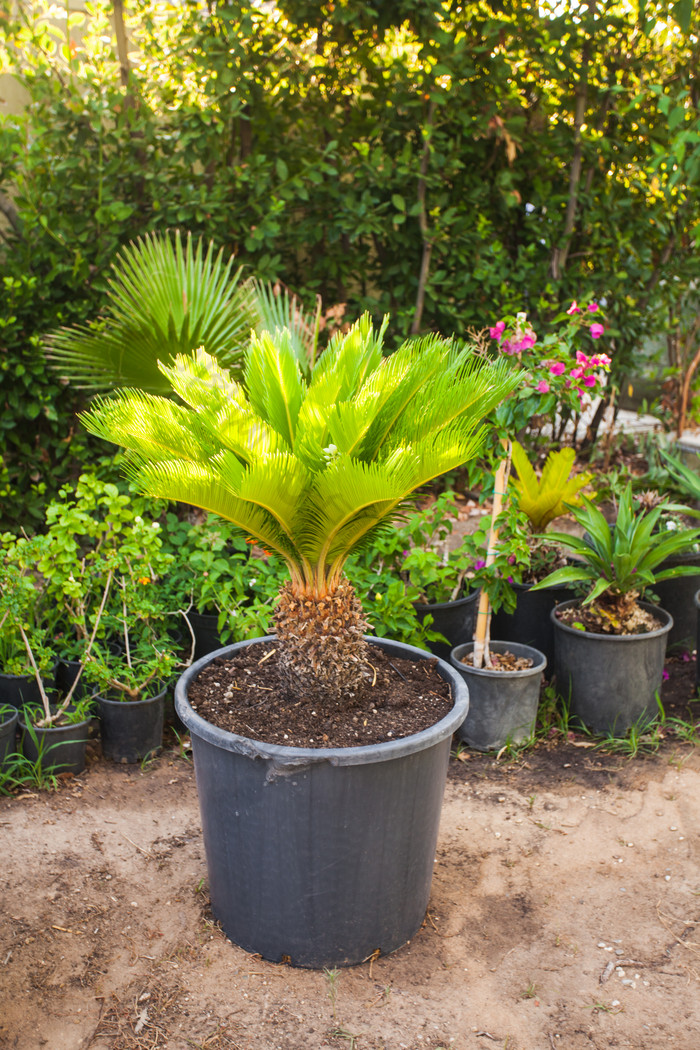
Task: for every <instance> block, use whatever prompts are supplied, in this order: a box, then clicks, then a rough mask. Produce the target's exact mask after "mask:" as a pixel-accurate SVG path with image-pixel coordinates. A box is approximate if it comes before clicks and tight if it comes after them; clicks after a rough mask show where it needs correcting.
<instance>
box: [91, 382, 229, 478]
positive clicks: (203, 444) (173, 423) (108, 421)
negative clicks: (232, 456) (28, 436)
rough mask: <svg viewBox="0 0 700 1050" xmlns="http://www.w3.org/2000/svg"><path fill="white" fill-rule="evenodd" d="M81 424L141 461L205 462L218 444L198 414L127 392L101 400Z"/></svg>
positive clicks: (156, 398)
mask: <svg viewBox="0 0 700 1050" xmlns="http://www.w3.org/2000/svg"><path fill="white" fill-rule="evenodd" d="M80 418H81V420H82V422H83V424H84V426H85V427H86V429H87V430H89V431H90V433H91V434H95V435H96V436H97V437H101V438H104V439H105V440H106V441H114V442H115V443H116V444H118V445H123V446H124V447H125V448H127V449H129V450H131V451H132V452H135V453H137V455H138V457H139V458H142V459H145V460H149V459H153V460H170V459H176V458H178V457H179V458H182V459H184V460H189V461H192V462H205V461H206V460H207V459H209V458H210V457H211V456H213V455H215V454H216V452H217V451H218V444H217V443H216V441H215V440H213V439H212V436H211V434H210V432H209V431H208V430H207V429H206V427H204V426H203V425H202V422H201V421H200V420H199V419H198V418H197V416H196V414H194V413H192V412H190V411H189V410H188V409H186V408H183V407H181V406H180V405H177V404H175V402H174V401H171V400H170V399H169V398H165V397H156V396H155V395H153V394H145V393H143V392H142V391H140V390H124V391H121V392H120V394H118V395H117V396H116V397H114V398H111V399H103V398H98V399H97V400H96V401H95V403H94V404H93V405H92V407H91V408H89V409H88V410H87V411H86V412H83V413H82V415H81V417H80Z"/></svg>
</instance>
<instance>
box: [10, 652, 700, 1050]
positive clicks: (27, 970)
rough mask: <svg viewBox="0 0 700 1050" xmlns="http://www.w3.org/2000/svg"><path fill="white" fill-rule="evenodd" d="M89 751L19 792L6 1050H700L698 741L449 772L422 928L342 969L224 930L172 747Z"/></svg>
mask: <svg viewBox="0 0 700 1050" xmlns="http://www.w3.org/2000/svg"><path fill="white" fill-rule="evenodd" d="M671 671H672V673H671V678H670V680H669V682H668V683H666V685H667V687H668V690H669V694H668V698H667V699H668V700H669V703H670V708H669V710H670V713H672V714H673V713H676V714H678V715H679V717H684V718H688V717H692V718H694V720H695V721H696V722H697V721H699V720H700V711H698V707H699V706H700V705H698V704H697V703H696V704H693V705H691V706H688V704H686V703H685V702H683V698H684V696H685V697H689V696H690V695H691V694H692V684H694V683H692V678H693V676H694V665H683V664H682V663H678V664H677V665H674V666H673V667H672V668H671ZM676 700H678V704H676V705H675V706H674V704H675V701H676ZM584 745H588V746H584ZM93 751H94V754H93V755H92V756H91V762H90V765H89V767H88V769H87V770H86V772H85V773H84V774H82V775H81V776H80V777H77V778H74V779H69V780H65V781H64V782H63V783H62V784H61V786H60V789H59V790H58V791H57V792H55V793H51V794H36V793H33V792H24V793H22V794H21V795H20V796H19V797H12V798H4V799H2V800H0V843H2V866H1V869H0V908H1V925H0V1046H1V1047H2V1048H3V1050H5V1048H7V1050H38V1048H42V1047H46V1048H48V1050H87V1048H91V1050H136V1048H140V1050H154V1048H163V1047H165V1048H168V1050H190V1048H193V1047H194V1048H200V1050H205V1048H206V1050H219V1048H220V1050H268V1048H269V1050H302V1048H309V1050H339V1048H345V1050H379V1048H383V1050H419V1048H420V1050H438V1048H444V1050H447V1048H452V1050H467V1048H469V1050H471V1048H480V1050H489V1048H491V1047H493V1048H494V1050H495V1048H505V1047H507V1048H508V1050H550V1048H561V1050H589V1048H597V1050H607V1048H610V1047H615V1048H622V1047H628V1048H633V1050H652V1048H653V1050H662V1048H663V1050H667V1048H669V1047H671V1048H674V1050H697V1048H698V1046H700V994H699V992H700V987H699V981H700V932H699V930H700V869H699V867H698V865H699V862H700V843H699V841H698V827H699V826H700V751H699V750H696V749H695V748H694V747H693V746H692V744H687V743H683V741H682V740H680V739H679V738H678V737H674V736H673V735H672V734H669V736H668V738H667V739H666V740H665V741H664V742H663V744H662V746H661V748H660V750H659V751H658V752H657V753H656V754H655V755H652V756H637V757H636V758H634V759H628V758H626V757H624V756H622V755H615V754H603V753H602V752H600V751H598V750H595V749H594V748H592V747H591V746H590V741H586V740H585V739H583V738H574V739H568V740H566V739H562V738H561V736H556V735H553V736H552V738H551V739H550V740H545V741H543V742H542V743H540V744H539V745H538V746H537V747H536V748H534V749H532V750H529V751H528V752H526V753H525V754H524V755H522V756H520V757H519V758H516V759H513V760H510V761H509V760H506V759H504V758H501V760H499V761H497V760H496V759H495V758H494V757H493V756H484V755H479V754H476V753H475V752H463V753H462V754H461V756H460V757H455V758H453V760H452V761H451V763H450V772H449V778H448V784H447V789H446V794H445V804H444V811H443V817H442V823H441V830H440V837H439V843H438V851H437V858H436V863H435V876H434V881H433V888H432V896H431V901H430V906H429V912H428V915H427V917H426V920H425V923H424V925H423V927H422V929H421V930H420V931H419V933H418V934H417V935H416V936H415V937H414V939H413V940H412V941H411V943H410V944H408V945H406V946H405V947H404V948H402V949H400V950H399V951H397V952H396V953H395V954H393V955H391V956H387V957H384V958H378V959H376V960H375V961H373V962H368V963H366V964H364V965H362V966H358V967H355V968H352V969H347V970H343V971H341V972H339V973H338V974H337V975H336V976H333V975H330V976H329V975H327V974H324V973H322V972H315V971H308V970H295V969H292V968H290V967H288V966H285V965H274V964H271V963H267V962H264V961H262V960H261V959H260V958H258V957H256V956H250V955H248V954H246V953H245V952H243V951H242V950H240V949H239V948H237V947H235V946H234V945H232V944H231V943H230V942H229V941H227V940H226V938H225V937H224V936H223V934H222V933H221V932H220V930H219V929H218V928H217V926H216V924H215V923H214V922H213V921H212V919H211V916H210V913H209V911H208V900H207V889H206V869H205V861H204V852H203V847H202V841H201V834H200V823H199V812H198V805H197V796H196V788H195V779H194V772H193V769H192V766H191V763H190V762H188V761H187V760H185V759H184V758H183V757H181V754H180V753H179V751H178V747H177V741H176V739H175V737H174V736H173V735H172V734H170V735H169V737H168V749H167V750H166V751H164V753H163V755H162V756H161V757H160V758H159V759H157V760H156V761H155V762H153V763H152V764H151V765H149V766H148V767H147V768H145V769H141V768H140V767H138V766H137V767H124V766H114V765H111V764H107V763H106V762H105V761H104V760H103V759H102V758H101V757H100V756H99V750H98V747H97V745H96V746H95V748H94V749H93Z"/></svg>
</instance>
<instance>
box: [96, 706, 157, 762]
mask: <svg viewBox="0 0 700 1050" xmlns="http://www.w3.org/2000/svg"><path fill="white" fill-rule="evenodd" d="M166 692H167V690H166V689H161V690H160V691H159V692H158V693H156V694H155V695H154V696H149V697H146V698H145V699H144V700H116V699H113V698H110V697H106V696H98V697H97V698H96V703H97V707H98V711H99V718H100V734H101V737H102V754H103V755H104V757H105V758H109V759H111V760H112V761H113V762H121V763H124V764H126V763H131V762H141V761H143V759H144V758H147V757H148V756H149V755H153V754H155V753H156V752H157V751H159V750H160V748H161V747H162V746H163V718H164V710H165V694H166Z"/></svg>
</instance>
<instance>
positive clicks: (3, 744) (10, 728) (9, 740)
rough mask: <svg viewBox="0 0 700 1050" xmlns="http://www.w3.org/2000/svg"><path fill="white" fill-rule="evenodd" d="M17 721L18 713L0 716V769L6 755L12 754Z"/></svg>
mask: <svg viewBox="0 0 700 1050" xmlns="http://www.w3.org/2000/svg"><path fill="white" fill-rule="evenodd" d="M18 719H19V712H18V711H17V710H15V711H13V712H12V714H7V713H5V714H0V769H2V768H3V767H4V765H5V761H6V759H7V756H8V755H12V754H14V752H15V750H16V747H15V741H16V738H17V721H18Z"/></svg>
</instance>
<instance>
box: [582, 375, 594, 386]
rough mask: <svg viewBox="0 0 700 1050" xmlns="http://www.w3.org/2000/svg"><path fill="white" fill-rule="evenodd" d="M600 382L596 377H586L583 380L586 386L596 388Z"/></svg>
mask: <svg viewBox="0 0 700 1050" xmlns="http://www.w3.org/2000/svg"><path fill="white" fill-rule="evenodd" d="M597 382H598V380H597V379H596V377H595V376H586V377H585V378H584V380H583V385H584V386H595V385H596V383H597Z"/></svg>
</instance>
